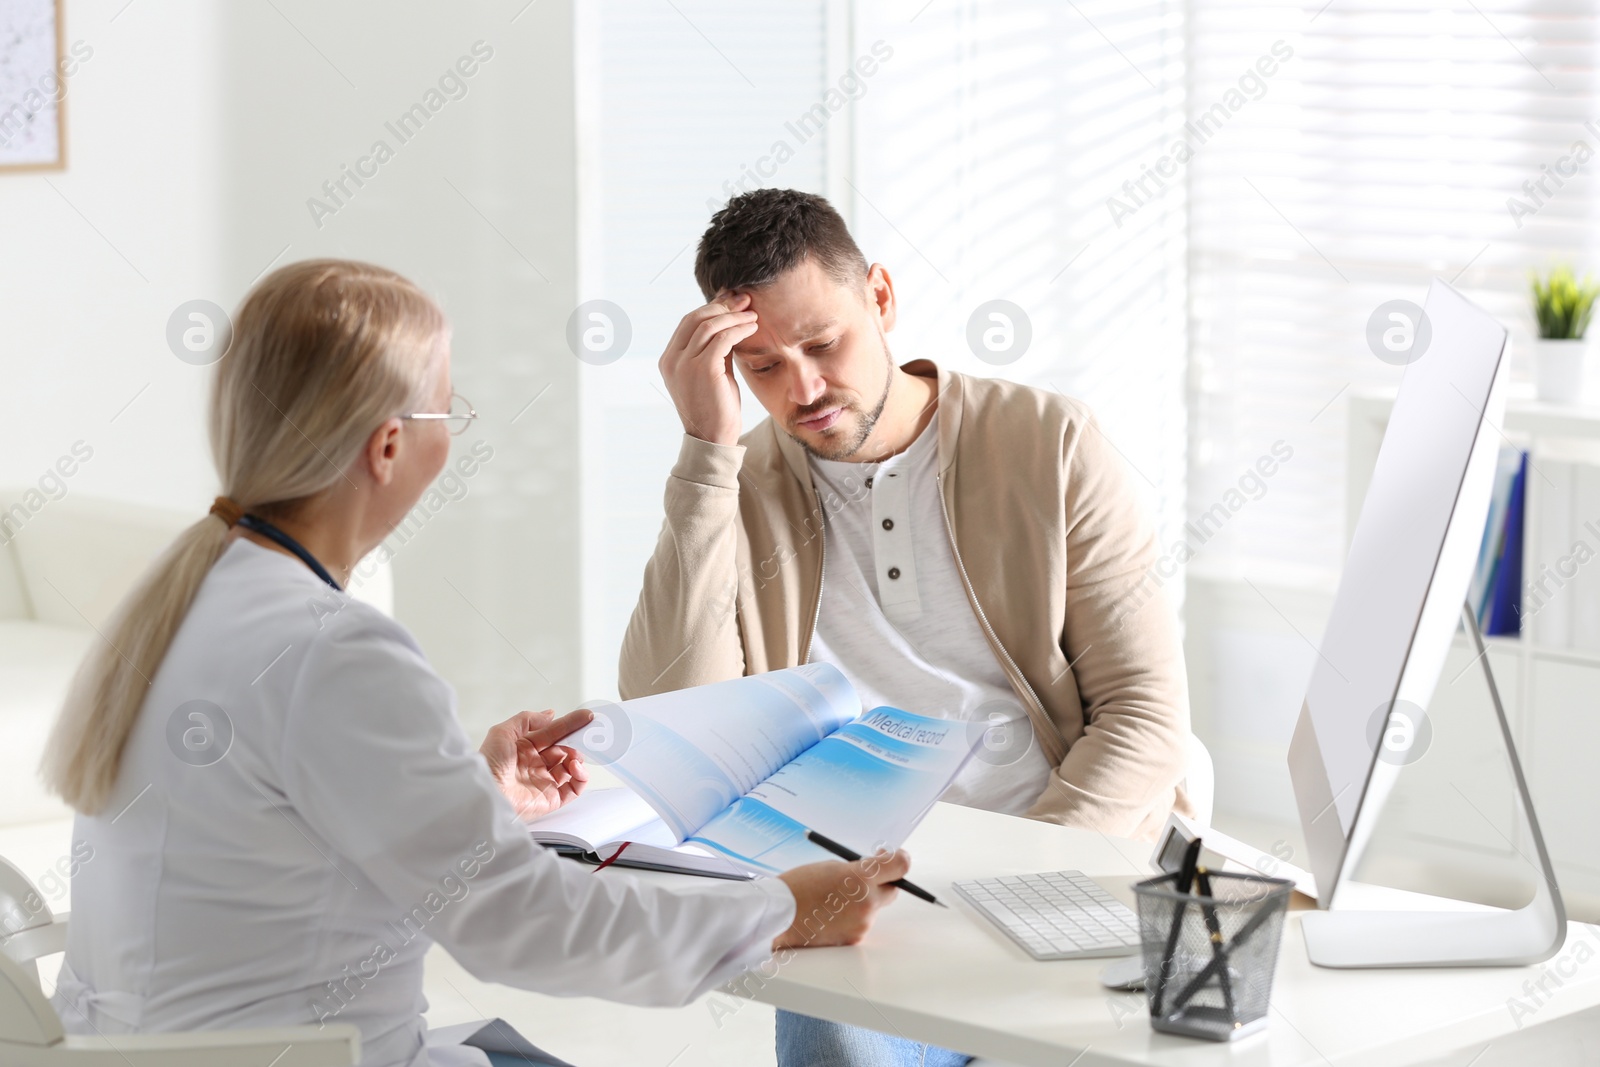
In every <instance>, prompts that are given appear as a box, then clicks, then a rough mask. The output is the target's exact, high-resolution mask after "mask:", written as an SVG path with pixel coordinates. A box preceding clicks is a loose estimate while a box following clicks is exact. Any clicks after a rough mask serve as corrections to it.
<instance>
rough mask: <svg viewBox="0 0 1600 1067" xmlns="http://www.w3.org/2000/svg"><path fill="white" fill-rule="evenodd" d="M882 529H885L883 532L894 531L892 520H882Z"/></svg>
mask: <svg viewBox="0 0 1600 1067" xmlns="http://www.w3.org/2000/svg"><path fill="white" fill-rule="evenodd" d="M883 528H884V529H885V530H892V529H894V520H893V519H884V520H883Z"/></svg>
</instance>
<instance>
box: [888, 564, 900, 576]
mask: <svg viewBox="0 0 1600 1067" xmlns="http://www.w3.org/2000/svg"><path fill="white" fill-rule="evenodd" d="M889 577H890V578H898V577H900V568H899V567H890V568H889Z"/></svg>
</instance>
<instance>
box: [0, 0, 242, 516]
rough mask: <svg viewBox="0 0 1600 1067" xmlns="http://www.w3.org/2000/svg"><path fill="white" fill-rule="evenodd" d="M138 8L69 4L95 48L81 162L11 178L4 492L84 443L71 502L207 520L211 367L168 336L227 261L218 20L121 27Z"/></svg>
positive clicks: (1, 227)
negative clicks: (204, 405) (150, 507)
mask: <svg viewBox="0 0 1600 1067" xmlns="http://www.w3.org/2000/svg"><path fill="white" fill-rule="evenodd" d="M123 2H124V0H80V2H75V3H70V4H66V5H64V6H65V10H66V24H65V39H66V41H67V42H68V43H69V45H71V44H73V43H76V42H82V45H83V47H84V48H85V49H88V50H91V51H90V54H89V57H88V59H87V60H85V61H84V62H83V63H82V64H81V65H80V67H79V68H78V70H77V72H76V73H74V74H73V75H72V77H71V78H69V79H68V80H67V97H66V121H67V126H68V144H69V153H70V156H69V162H70V166H69V168H68V169H67V170H65V171H61V172H42V173H8V172H4V171H0V235H3V236H0V323H3V329H0V370H3V373H4V380H5V383H6V389H5V390H4V393H3V394H0V486H3V487H7V488H8V489H9V487H13V486H23V485H27V484H30V483H33V482H35V481H36V480H37V479H38V478H39V477H40V475H41V474H42V473H43V472H44V470H45V469H46V467H48V466H49V465H50V464H52V463H54V462H55V460H56V459H57V458H58V457H60V456H62V455H63V454H65V453H67V452H68V450H69V448H70V447H71V445H72V444H73V443H74V442H76V441H79V440H82V441H83V442H85V444H86V445H87V446H88V447H89V448H92V449H93V457H92V459H91V460H90V461H89V462H87V463H85V464H84V465H83V466H82V468H81V469H80V470H78V471H77V472H76V473H75V474H74V475H73V476H72V477H71V479H70V480H69V482H68V491H69V492H73V493H88V494H94V495H97V496H109V497H119V498H122V499H127V500H139V501H146V502H150V503H157V504H163V505H170V506H173V507H181V508H188V509H200V508H202V507H203V506H204V505H205V504H206V503H207V502H209V495H210V493H211V491H212V487H213V479H214V476H213V474H212V471H211V464H210V458H209V455H208V453H207V450H206V446H205V439H204V433H203V428H202V425H201V423H200V421H199V419H198V417H197V415H198V412H199V405H200V404H201V397H202V390H203V385H204V382H205V379H206V372H205V371H203V370H201V369H199V368H196V367H193V366H190V365H188V364H185V363H182V362H180V361H179V360H177V359H176V358H174V357H173V355H172V353H171V352H170V351H169V350H168V349H167V346H166V342H165V331H166V320H167V316H168V315H169V314H170V312H171V311H172V309H173V308H174V307H176V306H177V305H178V304H180V303H182V302H183V301H185V300H188V299H190V298H191V297H194V296H197V295H202V294H210V293H214V292H215V291H216V283H215V279H216V276H217V271H218V267H219V264H220V262H221V260H222V248H221V244H220V241H219V228H220V220H221V192H222V190H221V188H220V182H219V175H220V171H221V161H220V159H219V158H218V156H217V155H216V154H215V152H214V151H212V150H211V149H212V147H213V146H215V145H216V144H217V142H218V141H219V139H220V138H221V136H222V133H223V122H224V119H223V115H222V109H221V101H220V100H219V98H218V94H217V84H218V77H219V70H220V68H221V66H222V60H223V57H222V56H221V55H220V54H219V52H218V49H217V39H218V25H217V17H216V13H215V6H214V5H207V4H204V3H201V2H198V0H173V2H170V3H161V4H141V5H137V6H135V7H133V8H131V9H130V10H127V11H124V12H122V14H121V15H120V16H119V17H116V19H115V21H113V16H116V15H117V12H118V9H119V8H121V6H122V3H123ZM135 397H137V399H136V400H135V399H134V398H135ZM130 401H132V403H131V404H130V403H129V402H130ZM113 420H115V421H113ZM13 500H14V494H8V495H6V496H5V497H4V499H3V501H0V503H4V504H6V505H9V504H10V503H12V502H13ZM199 514H200V511H199V510H196V515H197V517H198V515H199Z"/></svg>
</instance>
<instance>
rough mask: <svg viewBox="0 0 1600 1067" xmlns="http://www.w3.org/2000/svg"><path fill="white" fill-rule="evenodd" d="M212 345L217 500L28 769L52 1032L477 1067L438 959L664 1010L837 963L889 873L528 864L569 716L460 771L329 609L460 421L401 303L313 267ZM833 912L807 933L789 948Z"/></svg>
mask: <svg viewBox="0 0 1600 1067" xmlns="http://www.w3.org/2000/svg"><path fill="white" fill-rule="evenodd" d="M234 327H235V332H234V341H233V347H232V349H231V350H230V351H229V353H228V355H227V357H226V358H225V359H223V360H222V362H221V363H220V364H219V367H218V373H217V376H216V379H215V383H214V388H213V391H212V394H211V411H210V435H211V447H212V452H213V454H214V457H215V460H216V464H217V469H218V472H219V474H220V476H221V481H222V485H223V490H224V492H223V495H222V496H220V497H218V498H217V501H216V504H215V505H214V506H213V507H212V509H211V513H210V514H209V515H208V516H206V517H204V518H202V519H201V520H200V521H199V522H197V523H195V525H193V526H192V527H190V528H189V529H188V530H186V531H185V532H184V533H183V534H182V535H181V536H180V537H179V538H178V539H177V541H176V542H175V543H174V544H173V545H172V547H171V548H170V549H169V550H168V552H167V553H166V555H165V556H164V557H163V558H162V559H161V560H160V561H158V562H157V564H156V565H155V566H154V567H153V568H152V570H151V572H150V573H149V574H148V575H147V576H146V577H145V578H144V580H143V581H142V583H141V584H140V585H139V587H138V588H137V589H136V590H135V591H134V592H133V593H132V594H131V595H130V596H129V598H128V600H127V602H126V603H125V604H123V605H122V607H121V608H120V610H119V613H118V616H117V618H116V620H115V621H114V623H113V625H112V626H111V627H110V628H109V629H108V631H107V632H106V635H105V637H106V640H105V641H104V642H103V643H102V644H101V645H99V646H98V647H97V648H96V649H95V650H94V651H92V652H91V653H90V655H89V656H88V657H87V659H86V661H85V662H84V664H83V666H82V667H81V668H80V670H79V673H78V676H77V678H76V680H75V682H74V685H73V688H72V691H71V693H70V695H69V697H68V699H67V702H66V705H65V707H64V709H63V711H62V713H61V717H60V719H59V721H58V722H57V724H56V727H55V730H54V733H53V735H52V737H51V740H50V744H49V748H48V750H47V752H46V756H45V761H44V767H43V771H44V774H45V777H46V779H47V780H48V782H49V783H50V785H51V786H52V787H53V788H54V789H55V790H56V791H58V792H59V793H60V794H61V796H63V797H64V798H65V799H66V800H67V801H68V802H69V803H70V804H72V806H73V807H74V808H76V809H77V811H78V813H79V815H78V818H77V823H76V826H75V828H74V837H75V839H81V840H83V841H86V842H87V843H88V844H89V845H90V846H92V848H93V856H94V860H93V861H92V862H91V863H88V864H85V865H84V866H82V867H81V868H80V869H79V871H78V873H77V875H76V876H75V877H74V879H73V887H72V895H73V901H72V902H73V908H72V924H71V927H70V935H69V944H68V946H67V952H66V959H65V963H64V964H63V967H62V971H61V976H60V979H59V982H58V986H57V990H56V995H55V1000H56V1006H57V1010H58V1011H59V1012H60V1014H61V1017H62V1020H63V1023H64V1024H65V1025H66V1026H67V1028H68V1029H69V1030H75V1031H77V1032H82V1033H100V1034H105V1035H115V1034H119V1033H133V1032H140V1031H165V1030H191V1029H221V1028H240V1027H253V1026H271V1025H284V1024H293V1023H315V1022H319V1021H321V1022H328V1021H334V1020H337V1021H339V1022H349V1023H354V1024H355V1025H357V1026H358V1027H359V1028H360V1030H361V1036H362V1049H363V1059H362V1063H364V1064H382V1065H399V1064H406V1065H422V1064H427V1063H434V1064H442V1063H480V1064H481V1063H486V1062H489V1061H488V1060H486V1059H485V1058H484V1056H485V1054H484V1053H483V1052H481V1051H479V1050H477V1049H463V1048H453V1049H449V1050H445V1049H441V1048H434V1049H431V1050H430V1049H429V1048H427V1047H426V1034H425V1028H424V1024H423V1019H422V1015H421V1010H422V1008H423V1007H424V1001H423V998H422V959H423V953H424V952H425V950H426V948H427V946H428V945H429V944H430V943H432V942H434V941H437V942H439V943H440V944H442V945H444V946H445V947H446V948H447V949H448V950H449V951H450V953H451V954H452V955H453V956H454V957H455V958H456V959H457V960H458V961H460V962H461V964H462V965H463V966H465V967H466V968H467V969H468V970H470V971H471V972H472V973H474V974H475V975H477V976H478V977H480V978H483V979H488V980H494V981H499V982H504V983H507V984H509V985H514V986H519V987H522V988H526V989H532V990H538V991H541V992H546V993H556V994H566V995H573V996H601V997H608V998H611V999H614V1000H620V1001H626V1002H630V1003H636V1004H681V1003H684V1002H686V1001H688V1000H690V999H692V998H694V997H696V996H698V995H699V994H701V993H702V992H704V991H705V990H707V989H709V988H711V987H713V986H715V985H717V984H718V983H720V982H723V981H725V980H726V979H728V978H730V977H732V976H733V975H735V974H737V973H738V972H739V971H741V970H743V969H745V968H747V967H749V966H751V965H753V964H755V963H757V962H760V961H762V960H764V959H766V958H767V957H768V956H769V955H770V954H771V953H772V952H773V951H774V950H775V949H778V948H784V947H789V946H795V945H800V944H803V943H810V944H838V943H850V942H853V941H857V940H859V939H860V937H861V936H862V934H863V933H864V931H865V930H866V928H867V926H868V925H869V924H870V922H871V919H872V916H873V913H874V912H875V910H876V909H877V908H879V907H881V906H882V905H883V904H884V903H885V902H887V900H889V899H890V898H891V897H892V896H893V894H894V889H893V888H892V887H890V886H888V885H885V884H884V883H886V882H889V881H892V880H894V879H896V878H899V877H901V876H903V875H904V874H905V873H906V867H907V862H906V860H905V857H904V856H903V855H901V854H896V855H894V856H892V857H880V858H878V859H877V861H876V862H873V861H868V862H866V863H864V864H838V863H828V864H817V865H815V866H812V867H805V868H800V869H798V870H796V871H793V872H790V873H789V874H787V875H784V876H783V877H782V878H781V879H774V880H763V881H759V882H755V883H751V884H740V883H727V882H706V883H705V884H701V885H694V886H691V887H687V888H677V887H673V888H670V889H669V888H664V887H661V886H658V885H651V884H648V883H645V882H642V881H640V880H637V879H635V878H634V877H632V876H630V875H628V874H627V873H626V872H622V871H617V870H615V869H611V870H607V871H605V872H604V873H601V874H596V873H593V872H592V871H591V870H590V869H589V868H585V867H580V866H579V865H577V864H573V863H569V862H566V861H563V860H560V859H557V858H555V857H554V856H552V855H549V854H547V853H544V852H542V851H541V850H540V849H538V848H537V847H535V846H534V845H533V844H532V843H531V842H530V840H529V838H528V834H527V832H526V830H525V828H524V827H523V825H522V822H521V819H522V818H524V817H532V816H536V815H538V814H541V813H544V812H547V811H550V810H553V809H554V808H556V807H559V806H560V805H561V804H562V803H564V802H565V801H566V800H569V799H571V797H573V796H574V795H576V794H577V793H578V792H579V791H581V790H582V788H583V786H584V783H585V780H586V775H585V772H584V769H583V764H582V760H581V758H580V757H579V756H578V755H577V754H576V753H575V752H573V751H572V750H571V749H568V748H565V747H563V746H560V745H557V744H555V741H556V740H557V739H559V738H560V737H562V736H565V735H566V734H568V733H570V732H571V731H572V730H574V729H576V728H578V727H580V726H581V725H583V723H584V722H586V721H587V719H586V715H587V713H583V712H579V713H574V714H572V715H567V716H563V717H560V718H557V717H555V716H554V715H553V713H551V712H542V713H538V714H535V713H531V712H523V713H521V714H519V715H517V716H515V717H513V718H511V719H509V720H507V721H506V722H504V723H502V724H500V725H499V726H497V727H495V728H494V729H492V730H491V731H490V732H489V736H488V739H487V740H486V741H485V742H484V744H483V746H482V749H481V753H480V751H478V750H474V749H473V747H472V745H471V743H470V742H469V741H468V739H467V737H466V735H465V734H464V733H463V732H462V729H461V726H460V723H459V722H458V721H457V719H456V716H455V710H454V696H453V693H452V691H451V689H450V686H449V685H448V684H447V683H446V682H445V681H444V680H443V679H442V678H440V677H439V676H438V675H437V674H435V673H434V672H433V670H432V669H431V668H430V667H429V666H428V663H427V661H426V659H424V657H423V655H422V652H421V650H420V649H419V648H418V647H417V644H416V642H415V641H414V640H413V639H412V638H411V635H410V634H409V633H407V632H406V630H405V628H404V627H402V626H400V625H399V624H398V623H396V622H394V621H393V620H391V619H389V618H387V617H386V616H384V615H383V614H381V613H380V612H378V611H376V610H374V609H372V608H371V607H369V606H367V605H365V604H363V603H361V602H360V601H357V600H354V599H352V598H350V597H349V596H348V595H346V594H345V592H344V591H343V586H344V585H345V582H346V581H347V579H348V577H349V575H350V573H351V569H352V568H353V567H354V566H355V565H356V563H357V562H358V561H359V560H360V559H361V558H362V557H363V556H365V555H366V554H367V553H368V552H369V551H371V550H372V549H373V548H375V547H376V546H377V545H378V544H379V542H380V541H382V540H383V538H384V537H385V536H386V535H387V534H388V533H389V531H390V530H392V529H393V528H394V527H395V525H396V524H397V523H398V522H399V521H400V520H401V519H402V518H403V517H404V516H405V515H406V513H407V512H408V511H410V509H411V508H412V506H413V505H415V504H416V502H417V500H418V498H419V497H420V496H421V494H422V493H423V491H424V490H425V489H426V487H427V486H428V485H429V483H430V482H431V481H432V480H433V478H434V477H435V476H436V475H437V474H438V473H439V471H440V469H441V468H442V467H443V465H444V463H445V460H446V457H447V454H448V452H449V449H450V427H451V425H452V424H455V425H459V424H461V423H462V422H463V421H464V420H465V419H467V418H470V417H472V415H471V412H470V409H466V408H464V407H453V406H452V399H453V394H452V391H451V385H450V352H449V331H448V327H447V325H446V322H445V319H444V316H443V315H442V313H441V312H440V310H439V308H438V307H437V305H435V304H434V302H433V301H432V300H430V299H429V298H428V297H427V296H426V295H425V294H423V293H422V292H421V291H420V290H419V289H417V288H416V287H415V286H413V285H412V284H411V283H409V282H408V281H406V280H405V279H404V278H402V277H400V276H399V275H396V274H394V273H391V272H390V271H387V270H383V269H381V268H378V267H373V266H368V265H365V264H360V263H351V262H344V261H337V260H320V261H311V262H305V263H297V264H293V265H290V266H287V267H284V268H282V269H280V270H278V271H276V272H274V273H273V274H272V275H270V276H268V277H267V278H266V279H265V280H263V281H262V282H261V283H260V284H259V285H258V286H257V287H256V288H255V289H254V290H253V291H252V292H251V293H250V294H249V295H248V296H247V297H246V299H245V301H244V303H243V305H242V306H241V308H240V309H239V311H238V314H237V317H236V322H235V324H234ZM825 900H827V901H828V902H829V905H830V906H829V907H828V908H824V907H823V902H824V901H825ZM841 904H843V905H844V907H843V910H839V909H840V905H841ZM830 914H831V915H832V918H831V920H830V921H829V922H828V923H827V925H826V928H825V929H824V930H823V932H822V934H821V935H820V936H808V935H807V933H806V932H805V930H804V929H803V928H802V927H801V925H800V923H799V922H798V921H797V920H796V916H797V915H799V916H802V917H808V918H809V917H812V916H814V915H822V916H828V915H830ZM812 926H813V929H814V928H815V923H813V924H812ZM430 1056H431V1057H432V1058H431V1059H430ZM517 1062H524V1061H521V1060H519V1061H517Z"/></svg>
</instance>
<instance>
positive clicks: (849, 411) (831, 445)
mask: <svg viewBox="0 0 1600 1067" xmlns="http://www.w3.org/2000/svg"><path fill="white" fill-rule="evenodd" d="M883 359H884V363H885V364H887V373H886V374H885V375H884V378H883V394H882V395H881V396H879V397H878V402H877V403H876V404H874V405H873V407H872V410H871V411H866V412H863V411H862V410H861V408H859V407H857V406H856V405H855V404H853V403H851V402H849V401H847V400H842V399H840V398H839V397H837V396H834V395H833V394H831V393H829V394H825V395H824V396H823V397H822V399H821V400H818V401H816V402H815V403H812V404H807V405H806V406H805V407H803V408H800V409H799V410H798V411H796V412H795V414H794V418H793V420H792V422H793V423H798V422H800V420H802V419H808V418H811V417H812V416H813V415H816V414H817V413H818V412H822V411H826V410H828V409H829V408H831V407H838V408H840V409H841V410H840V412H839V420H838V422H835V423H834V427H837V426H838V425H839V424H840V423H842V422H843V421H844V420H845V418H846V417H847V416H849V415H855V416H856V428H855V430H854V432H852V433H849V434H844V433H840V434H839V436H838V438H837V439H836V440H829V441H827V442H825V443H823V444H822V445H820V446H819V445H813V444H811V443H810V442H809V441H806V440H805V439H804V438H802V437H801V436H800V435H799V434H797V433H795V432H794V431H793V430H790V431H789V436H790V437H792V438H793V439H794V441H795V443H796V444H798V445H799V446H800V447H801V448H803V449H805V450H806V451H807V452H809V453H810V454H811V455H813V456H816V457H817V458H818V459H831V460H836V461H837V460H848V459H849V458H850V457H851V456H854V455H855V454H856V453H857V452H860V451H861V449H862V446H864V445H865V444H866V443H867V438H869V437H871V436H872V431H873V430H874V429H876V428H877V425H878V420H879V419H880V418H882V417H883V409H884V408H885V407H886V406H887V405H888V403H889V387H890V386H891V385H893V384H894V357H893V356H891V355H890V354H889V346H888V345H887V344H885V345H884V346H883ZM834 427H829V428H828V430H826V431H824V434H825V435H826V434H832V433H836V432H838V431H836V430H835V429H834Z"/></svg>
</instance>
